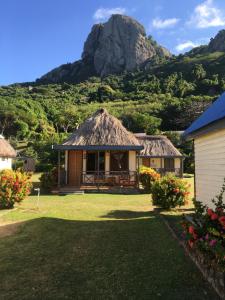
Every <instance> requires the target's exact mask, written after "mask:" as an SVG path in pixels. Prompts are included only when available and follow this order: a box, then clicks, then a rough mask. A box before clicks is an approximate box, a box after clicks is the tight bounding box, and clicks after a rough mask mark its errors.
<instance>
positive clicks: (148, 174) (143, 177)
mask: <svg viewBox="0 0 225 300" xmlns="http://www.w3.org/2000/svg"><path fill="white" fill-rule="evenodd" d="M159 179H160V174H158V173H157V172H156V171H155V170H154V169H152V168H148V167H145V166H141V167H140V170H139V180H140V182H141V185H142V187H143V188H144V191H145V192H146V193H151V190H152V185H153V183H154V182H155V181H156V180H159Z"/></svg>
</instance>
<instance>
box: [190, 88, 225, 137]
mask: <svg viewBox="0 0 225 300" xmlns="http://www.w3.org/2000/svg"><path fill="white" fill-rule="evenodd" d="M223 118H225V93H223V94H222V95H221V96H220V97H219V98H218V99H217V100H216V101H215V102H214V103H213V104H212V105H211V106H210V107H209V108H208V109H207V110H206V111H205V112H204V113H203V114H202V115H201V116H200V117H199V118H198V119H197V120H195V121H194V122H193V123H192V124H191V126H190V127H188V129H187V130H186V131H185V132H184V137H185V136H188V135H189V134H191V133H193V132H195V131H197V130H199V129H201V128H203V127H205V126H207V125H209V124H211V123H213V122H215V121H218V120H221V119H223Z"/></svg>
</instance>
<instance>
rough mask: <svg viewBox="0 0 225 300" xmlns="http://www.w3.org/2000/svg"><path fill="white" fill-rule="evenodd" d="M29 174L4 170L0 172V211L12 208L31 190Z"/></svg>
mask: <svg viewBox="0 0 225 300" xmlns="http://www.w3.org/2000/svg"><path fill="white" fill-rule="evenodd" d="M30 178H31V174H27V173H21V172H20V171H12V170H5V171H2V172H0V209H4V208H13V206H14V204H15V203H19V202H21V201H22V200H24V199H25V198H26V197H27V196H28V195H29V194H30V189H31V182H30Z"/></svg>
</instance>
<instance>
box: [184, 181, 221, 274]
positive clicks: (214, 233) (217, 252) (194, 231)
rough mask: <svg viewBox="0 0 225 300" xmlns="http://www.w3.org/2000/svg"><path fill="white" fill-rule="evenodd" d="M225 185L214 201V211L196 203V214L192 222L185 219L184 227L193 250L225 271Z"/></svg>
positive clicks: (198, 202)
mask: <svg viewBox="0 0 225 300" xmlns="http://www.w3.org/2000/svg"><path fill="white" fill-rule="evenodd" d="M224 192H225V183H224V184H223V187H222V189H221V192H220V194H219V195H217V196H216V197H215V198H214V199H212V203H213V204H214V209H211V208H209V207H208V206H207V205H203V204H202V203H201V202H200V201H196V200H195V201H194V204H195V213H194V216H193V218H192V220H191V221H189V220H187V219H185V218H184V221H183V222H182V226H183V229H184V235H185V238H186V241H187V243H188V245H189V247H190V248H191V249H198V250H200V251H201V252H202V253H204V254H205V257H206V258H207V259H208V260H209V261H211V262H215V263H216V264H218V265H220V266H221V267H223V269H224V270H225V204H224V203H223V195H224Z"/></svg>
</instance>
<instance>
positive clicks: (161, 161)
mask: <svg viewBox="0 0 225 300" xmlns="http://www.w3.org/2000/svg"><path fill="white" fill-rule="evenodd" d="M164 167H165V166H164ZM160 169H161V170H160V174H161V175H163V174H162V172H163V171H162V157H161V158H160Z"/></svg>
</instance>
